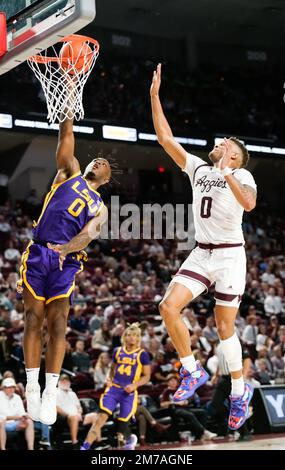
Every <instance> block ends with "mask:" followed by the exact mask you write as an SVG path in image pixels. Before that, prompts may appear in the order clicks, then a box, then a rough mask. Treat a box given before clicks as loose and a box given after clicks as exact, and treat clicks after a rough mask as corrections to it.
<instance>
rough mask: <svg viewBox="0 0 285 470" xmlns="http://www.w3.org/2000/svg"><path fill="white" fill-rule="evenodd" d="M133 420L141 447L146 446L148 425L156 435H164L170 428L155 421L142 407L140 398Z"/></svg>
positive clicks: (168, 425)
mask: <svg viewBox="0 0 285 470" xmlns="http://www.w3.org/2000/svg"><path fill="white" fill-rule="evenodd" d="M135 418H136V421H137V424H138V431H139V441H140V445H141V446H144V445H146V440H145V437H146V432H147V426H148V424H149V425H150V426H151V427H152V428H153V429H154V430H155V432H156V433H157V434H163V433H165V432H166V431H167V430H168V429H169V428H170V426H171V424H162V423H159V422H158V421H156V419H154V417H153V416H152V415H151V414H150V412H149V411H148V410H147V408H146V407H145V406H143V405H142V403H141V398H139V404H138V408H137V412H136V415H135Z"/></svg>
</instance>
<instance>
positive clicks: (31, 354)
mask: <svg viewBox="0 0 285 470" xmlns="http://www.w3.org/2000/svg"><path fill="white" fill-rule="evenodd" d="M23 299H24V306H25V328H24V338H23V349H24V357H25V365H26V369H28V370H31V369H36V368H39V367H40V362H41V354H42V326H43V321H44V317H45V302H44V301H42V300H37V299H35V298H34V297H33V296H32V294H31V293H30V292H29V291H28V289H24V292H23ZM30 375H31V374H30ZM27 380H28V383H29V376H28V377H27ZM37 381H38V380H36V382H37Z"/></svg>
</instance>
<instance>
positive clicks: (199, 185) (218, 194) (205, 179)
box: [183, 153, 256, 245]
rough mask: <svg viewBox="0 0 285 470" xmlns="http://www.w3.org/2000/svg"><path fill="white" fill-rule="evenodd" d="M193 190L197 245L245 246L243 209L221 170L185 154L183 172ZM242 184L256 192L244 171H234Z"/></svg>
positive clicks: (252, 180)
mask: <svg viewBox="0 0 285 470" xmlns="http://www.w3.org/2000/svg"><path fill="white" fill-rule="evenodd" d="M183 171H185V173H187V174H188V176H189V178H190V181H191V185H192V189H193V215H194V227H195V235H196V241H197V242H200V243H212V244H214V245H219V244H222V243H229V244H231V243H244V238H243V233H242V227H241V224H242V216H243V211H244V209H243V207H242V206H241V205H240V203H239V202H238V201H237V199H236V198H235V196H234V194H233V193H232V191H231V189H230V188H229V186H228V184H227V182H226V180H225V178H224V177H223V175H222V174H221V172H220V170H219V169H218V168H216V167H214V166H210V165H208V164H207V163H205V162H204V160H202V159H201V158H198V157H196V156H195V155H192V154H189V153H187V154H186V165H185V168H184V170H183ZM232 173H233V175H234V177H235V178H236V179H237V180H238V181H240V183H241V184H246V185H248V186H251V187H252V188H254V189H255V190H256V184H255V181H254V179H253V176H252V175H251V173H249V171H247V170H245V169H244V168H240V169H236V170H234V169H233V172H232Z"/></svg>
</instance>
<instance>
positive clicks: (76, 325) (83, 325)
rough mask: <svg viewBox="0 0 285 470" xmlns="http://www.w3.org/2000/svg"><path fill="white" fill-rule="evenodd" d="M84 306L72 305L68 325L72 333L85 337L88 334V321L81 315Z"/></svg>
mask: <svg viewBox="0 0 285 470" xmlns="http://www.w3.org/2000/svg"><path fill="white" fill-rule="evenodd" d="M83 313H84V308H83V307H82V306H81V305H74V307H73V314H71V316H70V318H69V326H70V328H71V332H72V333H73V334H74V335H78V336H81V337H83V338H84V337H86V336H88V334H89V331H88V323H87V320H86V318H84V317H83Z"/></svg>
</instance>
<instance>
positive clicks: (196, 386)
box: [173, 372, 209, 402]
mask: <svg viewBox="0 0 285 470" xmlns="http://www.w3.org/2000/svg"><path fill="white" fill-rule="evenodd" d="M208 380H209V375H208V374H207V373H206V372H205V374H204V376H203V377H202V379H201V381H200V382H199V383H198V384H197V385H194V387H193V388H192V389H191V391H190V390H189V394H188V395H187V394H186V395H183V396H182V397H181V398H176V397H175V396H174V397H173V401H174V402H179V401H184V400H188V399H189V398H191V397H192V396H193V395H194V393H195V392H196V390H197V389H198V388H200V387H201V386H202V385H204V384H205V383H206V382H207V381H208Z"/></svg>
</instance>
